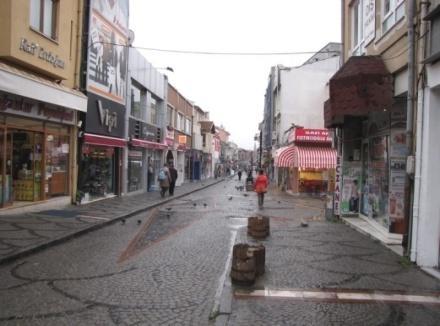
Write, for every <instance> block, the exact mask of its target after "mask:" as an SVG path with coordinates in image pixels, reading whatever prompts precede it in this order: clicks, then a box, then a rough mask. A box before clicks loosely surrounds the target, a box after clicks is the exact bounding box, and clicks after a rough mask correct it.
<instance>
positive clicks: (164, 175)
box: [157, 163, 171, 198]
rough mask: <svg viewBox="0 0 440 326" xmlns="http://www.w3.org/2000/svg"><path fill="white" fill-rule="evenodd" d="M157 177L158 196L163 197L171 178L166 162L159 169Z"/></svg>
mask: <svg viewBox="0 0 440 326" xmlns="http://www.w3.org/2000/svg"><path fill="white" fill-rule="evenodd" d="M157 179H158V180H159V185H160V196H161V197H162V198H163V197H165V194H166V192H167V191H168V189H169V187H170V180H171V178H170V171H169V169H168V166H167V164H166V163H165V164H164V165H163V167H162V168H161V169H160V171H159V175H158V177H157Z"/></svg>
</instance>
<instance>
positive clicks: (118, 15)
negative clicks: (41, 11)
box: [78, 0, 129, 202]
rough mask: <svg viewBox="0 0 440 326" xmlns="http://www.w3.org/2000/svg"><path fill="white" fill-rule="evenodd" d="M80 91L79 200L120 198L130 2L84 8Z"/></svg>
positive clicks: (93, 1) (92, 1)
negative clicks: (84, 110)
mask: <svg viewBox="0 0 440 326" xmlns="http://www.w3.org/2000/svg"><path fill="white" fill-rule="evenodd" d="M84 8H85V12H84V13H85V15H84V19H85V21H84V25H85V26H87V31H88V33H84V35H85V36H84V37H85V39H84V40H83V44H87V46H84V47H83V61H82V67H81V69H82V71H86V73H85V75H84V76H85V78H83V80H82V84H83V85H82V86H83V88H84V89H85V92H86V94H87V97H88V104H87V113H86V114H83V115H82V117H81V120H82V121H83V122H84V123H83V125H82V130H81V137H80V139H79V149H78V162H79V163H78V164H79V171H78V172H79V173H78V190H79V192H78V197H79V201H82V202H88V201H91V200H95V199H101V198H107V197H111V196H116V195H121V194H122V193H123V191H124V182H123V161H124V151H125V150H126V149H125V148H126V146H127V139H126V137H125V134H126V127H125V119H126V115H127V112H126V107H125V104H126V96H127V94H126V90H127V85H126V84H127V68H128V66H127V64H128V35H129V30H128V0H121V1H115V2H103V1H98V0H90V1H88V2H87V3H86V4H85V6H84Z"/></svg>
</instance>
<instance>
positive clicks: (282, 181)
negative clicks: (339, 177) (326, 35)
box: [262, 43, 341, 193]
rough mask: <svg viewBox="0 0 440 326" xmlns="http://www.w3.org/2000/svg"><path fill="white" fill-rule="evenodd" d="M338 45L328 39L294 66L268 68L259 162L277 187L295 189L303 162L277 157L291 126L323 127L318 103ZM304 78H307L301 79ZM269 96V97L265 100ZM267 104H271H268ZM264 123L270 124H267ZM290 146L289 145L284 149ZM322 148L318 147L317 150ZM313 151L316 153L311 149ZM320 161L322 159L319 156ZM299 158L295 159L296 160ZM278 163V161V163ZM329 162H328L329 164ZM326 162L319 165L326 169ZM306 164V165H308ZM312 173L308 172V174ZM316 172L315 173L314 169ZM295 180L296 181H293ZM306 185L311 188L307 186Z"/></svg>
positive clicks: (324, 94) (336, 61) (324, 96)
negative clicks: (268, 132) (308, 57)
mask: <svg viewBox="0 0 440 326" xmlns="http://www.w3.org/2000/svg"><path fill="white" fill-rule="evenodd" d="M340 52H341V45H340V44H339V43H329V44H327V45H326V46H325V47H323V48H322V49H321V50H320V51H319V52H318V53H317V54H315V55H314V56H312V57H311V58H310V59H308V60H307V61H306V62H305V63H304V64H302V65H301V66H298V67H284V66H280V65H278V66H276V67H272V68H271V74H270V79H269V83H268V88H269V86H270V87H272V88H271V90H270V92H269V91H266V108H265V110H266V111H270V112H272V116H271V117H267V116H266V115H267V114H265V119H264V121H263V128H262V131H263V134H262V142H263V144H262V145H263V153H262V156H263V158H262V160H263V162H262V165H263V167H264V168H265V169H266V170H267V171H268V173H269V175H270V176H271V178H272V179H273V180H274V181H275V183H276V184H277V185H278V187H279V188H281V189H284V190H288V191H293V192H294V193H298V189H299V187H298V177H299V175H300V173H299V171H298V169H301V168H305V166H302V167H300V166H296V169H295V168H294V167H293V165H292V164H293V161H291V160H288V161H286V160H284V159H279V156H280V155H281V153H282V152H284V154H283V155H285V154H286V151H285V150H286V149H288V148H287V146H288V145H291V144H293V140H291V139H289V135H292V134H293V132H294V130H295V128H296V129H298V130H299V129H300V128H301V127H302V128H306V129H316V130H318V129H323V127H324V120H323V116H322V103H323V102H324V101H325V100H326V99H327V97H328V89H327V86H326V85H327V82H328V79H329V78H330V77H331V76H332V75H333V74H334V73H335V72H336V71H337V69H338V68H339V61H340V59H339V56H340ZM305 80H307V82H304V81H305ZM269 99H270V101H269ZM269 105H272V107H271V108H269ZM266 124H270V125H271V127H270V128H268V127H267V126H266ZM269 129H271V130H272V131H271V132H272V137H271V146H270V147H268V141H267V130H269ZM293 150H294V147H293V146H289V149H288V151H293ZM324 152H325V151H324V150H322V151H321V153H324ZM314 153H318V152H317V151H314ZM322 161H323V162H324V160H322ZM297 162H299V161H297ZM280 164H282V165H280ZM330 165H331V164H330ZM328 166H329V164H327V163H326V164H325V165H323V166H321V167H319V168H320V169H322V170H327V168H328ZM307 168H310V166H308V167H307ZM312 174H313V173H311V172H310V173H309V175H312ZM315 174H318V173H315ZM295 180H296V181H295ZM324 188H325V187H324ZM307 189H311V187H308V188H307Z"/></svg>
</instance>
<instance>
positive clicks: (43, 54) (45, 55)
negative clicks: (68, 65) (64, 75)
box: [19, 38, 64, 69]
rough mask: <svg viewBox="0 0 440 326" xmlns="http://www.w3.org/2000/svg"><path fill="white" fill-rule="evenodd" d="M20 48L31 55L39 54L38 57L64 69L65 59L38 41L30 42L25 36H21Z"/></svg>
mask: <svg viewBox="0 0 440 326" xmlns="http://www.w3.org/2000/svg"><path fill="white" fill-rule="evenodd" d="M19 49H20V50H21V51H23V52H26V53H29V54H30V55H33V56H37V58H38V59H41V60H43V61H46V62H47V63H49V64H51V65H52V66H54V67H55V68H61V69H64V61H63V60H61V59H60V58H59V57H58V55H56V54H53V53H52V52H50V51H48V50H46V49H45V48H43V47H42V46H40V45H39V44H38V43H34V42H30V41H28V40H27V39H25V38H21V40H20V46H19Z"/></svg>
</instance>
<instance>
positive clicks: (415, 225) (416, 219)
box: [409, 1, 428, 262]
mask: <svg viewBox="0 0 440 326" xmlns="http://www.w3.org/2000/svg"><path fill="white" fill-rule="evenodd" d="M420 6H421V8H420V11H421V22H420V35H421V37H420V44H419V47H418V59H419V60H423V59H424V58H425V45H426V40H425V37H424V35H425V34H426V31H427V23H426V21H425V20H423V17H425V16H426V14H427V12H428V2H426V1H422V2H421V3H420ZM418 76H421V77H422V78H421V80H420V84H418V88H417V118H416V119H417V120H416V153H415V155H416V162H415V167H416V171H415V177H414V204H413V211H412V214H413V216H412V228H411V235H410V236H411V237H410V239H411V241H410V244H411V247H409V248H410V259H411V261H413V262H415V261H416V260H417V247H418V233H419V223H420V199H421V183H422V180H421V179H422V155H423V148H422V144H423V114H424V87H425V85H424V78H423V77H424V68H423V67H421V68H420V69H418Z"/></svg>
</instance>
